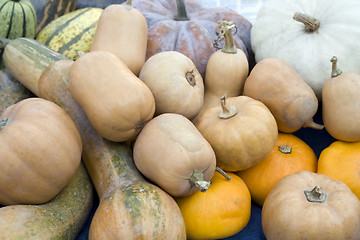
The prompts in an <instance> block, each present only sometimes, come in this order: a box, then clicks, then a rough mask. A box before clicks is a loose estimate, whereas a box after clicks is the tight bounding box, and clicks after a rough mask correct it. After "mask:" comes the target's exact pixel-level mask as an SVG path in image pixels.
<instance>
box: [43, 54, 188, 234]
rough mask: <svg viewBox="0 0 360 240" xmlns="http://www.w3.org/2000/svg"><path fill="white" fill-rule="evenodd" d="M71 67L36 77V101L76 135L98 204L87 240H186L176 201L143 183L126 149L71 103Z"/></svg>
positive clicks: (58, 65)
mask: <svg viewBox="0 0 360 240" xmlns="http://www.w3.org/2000/svg"><path fill="white" fill-rule="evenodd" d="M72 63H73V62H72V61H69V60H61V61H57V62H55V63H53V64H52V65H51V66H50V67H49V68H48V69H47V70H46V71H45V72H44V73H43V74H42V76H41V78H40V81H39V93H40V95H39V96H40V97H43V98H45V99H47V100H50V101H53V102H55V103H57V104H58V105H59V106H61V107H62V108H63V109H64V110H65V111H66V112H67V113H68V114H69V115H70V116H71V118H72V119H73V120H74V122H75V124H76V125H77V127H78V129H79V131H80V133H81V136H82V140H83V145H84V150H83V161H84V163H85V166H86V168H87V171H88V172H89V175H90V177H91V180H92V182H93V184H94V186H95V189H96V191H97V193H98V195H99V200H100V205H99V207H98V208H97V210H96V212H95V215H94V217H93V219H92V222H91V226H90V232H89V239H94V240H98V239H107V240H110V239H173V240H176V239H186V230H185V224H184V220H183V218H182V215H181V212H180V209H179V207H178V205H177V204H176V202H175V200H174V199H173V198H172V197H171V196H170V195H168V194H167V193H166V192H165V191H163V190H162V189H160V188H159V187H157V186H155V185H153V184H151V183H149V182H148V181H146V180H145V179H144V178H143V176H142V175H141V173H140V172H139V171H138V170H137V168H136V166H135V164H134V162H133V158H132V151H131V148H130V147H129V146H128V145H126V144H125V143H116V142H111V141H108V140H105V139H104V138H102V137H101V136H100V135H99V134H98V133H97V132H96V131H95V130H94V129H93V128H92V126H91V124H90V122H89V120H88V119H87V117H86V115H85V112H84V110H83V109H82V108H81V107H80V106H79V105H78V104H77V103H76V101H75V100H74V99H73V98H72V96H71V93H70V91H69V88H68V83H69V71H70V68H71V65H72Z"/></svg>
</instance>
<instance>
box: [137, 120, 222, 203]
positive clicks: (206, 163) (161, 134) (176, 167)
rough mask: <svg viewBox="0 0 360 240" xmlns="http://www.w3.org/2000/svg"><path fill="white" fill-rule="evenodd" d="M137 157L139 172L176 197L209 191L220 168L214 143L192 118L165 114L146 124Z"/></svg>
mask: <svg viewBox="0 0 360 240" xmlns="http://www.w3.org/2000/svg"><path fill="white" fill-rule="evenodd" d="M133 157H134V162H135V165H136V167H137V168H138V169H139V171H140V172H141V173H142V174H143V175H144V176H145V177H147V178H148V179H150V180H151V181H152V182H154V183H156V184H157V185H158V186H160V187H161V188H162V189H164V190H165V191H166V192H167V193H169V194H170V195H171V196H173V197H180V196H182V197H183V196H189V195H191V194H193V193H195V192H197V191H199V190H200V191H202V192H205V191H207V190H208V188H209V185H210V182H209V181H210V179H211V178H212V176H213V175H214V171H215V167H216V157H215V153H214V150H213V149H212V147H211V146H210V144H209V143H208V142H207V141H206V139H205V138H204V137H203V136H202V135H201V133H200V132H199V131H198V129H197V128H196V127H195V125H194V124H193V123H192V122H191V121H190V120H189V119H187V118H186V117H184V116H182V115H180V114H176V113H163V114H161V115H159V116H157V117H155V118H153V119H152V120H150V121H149V122H148V123H147V124H146V125H145V127H144V129H143V130H141V132H140V134H139V136H138V137H137V138H136V141H135V144H134V149H133Z"/></svg>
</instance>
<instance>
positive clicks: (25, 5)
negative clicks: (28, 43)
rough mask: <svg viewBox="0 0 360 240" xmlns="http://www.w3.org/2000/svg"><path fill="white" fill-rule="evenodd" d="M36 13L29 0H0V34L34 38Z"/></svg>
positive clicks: (10, 37) (13, 37) (10, 36)
mask: <svg viewBox="0 0 360 240" xmlns="http://www.w3.org/2000/svg"><path fill="white" fill-rule="evenodd" d="M36 25H37V20H36V13H35V9H34V6H33V5H32V4H31V2H30V1H29V0H19V1H13V0H0V36H3V37H5V38H8V39H15V38H19V37H29V38H35V34H36Z"/></svg>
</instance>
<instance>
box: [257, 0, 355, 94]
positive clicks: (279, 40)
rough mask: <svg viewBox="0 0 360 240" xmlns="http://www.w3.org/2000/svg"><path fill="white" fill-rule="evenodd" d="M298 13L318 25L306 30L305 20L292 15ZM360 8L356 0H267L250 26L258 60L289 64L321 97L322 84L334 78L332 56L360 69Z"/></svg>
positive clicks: (345, 68)
mask: <svg viewBox="0 0 360 240" xmlns="http://www.w3.org/2000/svg"><path fill="white" fill-rule="evenodd" d="M297 12H298V13H301V14H306V15H308V16H311V17H313V18H315V19H316V20H317V21H318V23H319V27H318V29H317V30H315V31H313V32H311V31H310V30H309V31H307V30H306V28H305V24H304V23H303V22H301V21H297V20H294V19H293V17H294V15H295V13H297ZM359 12H360V1H358V0H343V1H333V0H316V1H314V0H268V1H267V2H265V3H264V4H263V5H262V6H261V8H260V9H259V12H258V15H257V18H256V21H255V23H254V25H253V27H252V30H251V45H252V48H253V51H254V53H255V59H256V61H257V62H258V61H260V60H262V59H264V58H268V57H277V58H280V59H282V60H284V61H286V62H288V63H289V64H290V65H291V66H292V67H293V68H294V69H295V70H296V71H297V72H298V74H299V75H300V76H301V78H302V79H304V80H305V81H306V82H307V83H308V84H309V85H310V86H311V87H312V89H313V90H314V92H315V94H316V96H317V97H318V99H319V100H321V92H322V87H323V85H324V83H325V82H326V80H328V79H329V78H330V77H331V76H330V72H331V65H329V59H331V57H332V56H337V57H338V59H339V68H341V69H342V70H343V71H344V72H346V71H352V72H357V73H360V45H359V43H358V39H359V38H360V17H359ZM315 19H313V20H315ZM313 20H311V21H310V22H313Z"/></svg>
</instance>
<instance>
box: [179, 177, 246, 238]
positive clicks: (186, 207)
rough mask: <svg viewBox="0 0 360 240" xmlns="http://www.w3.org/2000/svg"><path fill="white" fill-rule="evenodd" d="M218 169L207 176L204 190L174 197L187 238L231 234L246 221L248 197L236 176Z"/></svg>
mask: <svg viewBox="0 0 360 240" xmlns="http://www.w3.org/2000/svg"><path fill="white" fill-rule="evenodd" d="M226 174H227V176H228V177H230V178H231V179H230V180H228V179H226V178H225V177H224V176H222V175H221V174H220V173H219V172H217V171H216V172H215V174H214V176H213V177H212V179H211V184H210V188H209V189H208V190H207V191H206V192H200V191H198V192H196V193H194V194H192V195H190V196H187V197H182V198H177V199H175V200H176V202H177V203H178V205H179V207H180V210H181V213H182V215H183V217H184V221H185V227H186V236H187V237H188V238H189V239H219V238H225V237H230V236H233V235H234V234H236V233H238V232H240V231H241V230H242V229H243V228H244V227H245V226H246V225H247V224H248V222H249V219H250V214H251V197H250V193H249V190H248V188H247V187H246V185H245V183H244V181H243V180H241V178H240V177H239V176H237V175H236V174H234V173H230V172H227V173H226Z"/></svg>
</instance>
